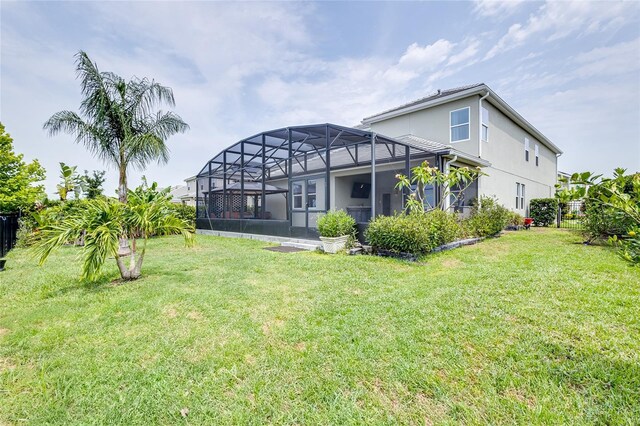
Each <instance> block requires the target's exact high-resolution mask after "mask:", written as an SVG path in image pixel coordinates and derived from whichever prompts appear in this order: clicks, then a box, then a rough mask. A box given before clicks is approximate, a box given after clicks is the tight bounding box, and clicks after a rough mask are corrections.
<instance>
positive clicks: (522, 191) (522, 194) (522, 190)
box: [520, 183, 524, 209]
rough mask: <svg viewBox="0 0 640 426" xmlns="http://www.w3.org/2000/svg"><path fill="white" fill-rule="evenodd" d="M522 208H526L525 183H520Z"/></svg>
mask: <svg viewBox="0 0 640 426" xmlns="http://www.w3.org/2000/svg"><path fill="white" fill-rule="evenodd" d="M520 208H521V209H524V183H523V184H521V185H520Z"/></svg>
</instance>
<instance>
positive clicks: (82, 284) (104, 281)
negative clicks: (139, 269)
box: [44, 274, 142, 299]
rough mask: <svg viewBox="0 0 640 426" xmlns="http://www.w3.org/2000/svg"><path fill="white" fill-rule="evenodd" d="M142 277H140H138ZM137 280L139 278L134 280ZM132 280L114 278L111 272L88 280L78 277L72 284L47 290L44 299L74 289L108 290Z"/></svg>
mask: <svg viewBox="0 0 640 426" xmlns="http://www.w3.org/2000/svg"><path fill="white" fill-rule="evenodd" d="M140 279H142V278H140ZM136 281H139V280H136ZM132 282H134V281H131V280H123V279H120V278H116V279H114V275H113V274H109V275H101V276H100V278H98V279H97V280H95V281H89V280H87V279H80V278H78V279H77V280H76V281H75V282H74V283H73V284H72V285H69V286H66V287H62V288H59V289H57V290H53V291H48V292H46V293H45V294H44V298H45V299H52V298H55V297H60V296H64V295H67V294H69V293H72V292H74V291H82V292H85V293H100V292H103V291H108V290H110V289H112V288H114V287H118V286H120V285H124V284H127V283H132Z"/></svg>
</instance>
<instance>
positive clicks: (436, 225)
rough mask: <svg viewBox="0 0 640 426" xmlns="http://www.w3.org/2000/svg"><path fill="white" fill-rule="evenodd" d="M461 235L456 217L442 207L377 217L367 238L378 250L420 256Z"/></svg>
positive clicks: (368, 231)
mask: <svg viewBox="0 0 640 426" xmlns="http://www.w3.org/2000/svg"><path fill="white" fill-rule="evenodd" d="M461 235H462V228H461V226H460V223H459V222H458V220H457V218H456V216H455V215H454V214H452V213H447V212H444V211H442V210H432V211H430V212H428V213H420V212H414V213H402V214H397V215H395V216H378V217H376V218H375V219H373V220H372V221H371V222H370V223H369V227H368V228H367V231H366V232H365V238H366V239H367V241H368V242H369V244H371V245H372V246H373V247H375V248H376V249H382V250H389V251H393V252H396V253H411V254H415V255H421V254H425V253H428V252H430V251H431V250H433V249H434V248H436V247H438V246H440V245H443V244H446V243H450V242H452V241H455V240H456V239H457V238H458V237H460V236H461Z"/></svg>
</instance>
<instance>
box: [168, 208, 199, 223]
mask: <svg viewBox="0 0 640 426" xmlns="http://www.w3.org/2000/svg"><path fill="white" fill-rule="evenodd" d="M170 210H171V212H172V213H173V215H174V216H175V217H177V218H178V219H180V220H184V221H185V222H187V223H188V224H189V225H191V226H194V227H195V226H196V208H195V207H194V206H187V205H186V204H172V206H171V208H170Z"/></svg>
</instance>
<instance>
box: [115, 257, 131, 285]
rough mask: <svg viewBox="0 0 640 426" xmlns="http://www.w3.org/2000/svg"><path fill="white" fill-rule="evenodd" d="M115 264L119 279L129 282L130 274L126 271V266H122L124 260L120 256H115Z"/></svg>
mask: <svg viewBox="0 0 640 426" xmlns="http://www.w3.org/2000/svg"><path fill="white" fill-rule="evenodd" d="M116 263H117V264H118V269H119V270H120V277H121V278H122V279H123V280H130V279H131V272H130V271H129V270H128V269H127V266H126V265H125V264H124V260H122V257H121V256H116Z"/></svg>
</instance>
